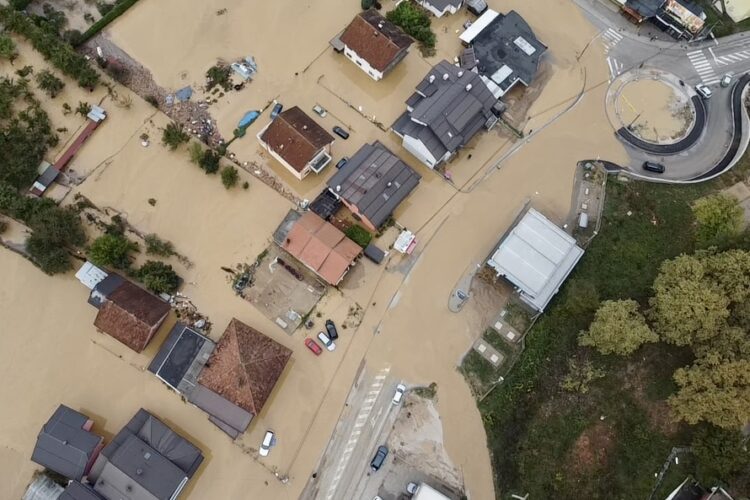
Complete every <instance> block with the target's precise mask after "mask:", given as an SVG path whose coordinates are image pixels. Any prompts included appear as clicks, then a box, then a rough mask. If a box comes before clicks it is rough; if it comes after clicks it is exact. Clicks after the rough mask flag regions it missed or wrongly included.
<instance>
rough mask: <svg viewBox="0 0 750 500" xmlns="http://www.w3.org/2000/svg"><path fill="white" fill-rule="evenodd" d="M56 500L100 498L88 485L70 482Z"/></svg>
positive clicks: (92, 499) (93, 499)
mask: <svg viewBox="0 0 750 500" xmlns="http://www.w3.org/2000/svg"><path fill="white" fill-rule="evenodd" d="M57 500H102V497H101V496H99V494H98V493H97V492H95V491H94V490H92V489H91V488H90V487H89V486H88V485H85V484H81V483H79V482H78V481H71V482H70V483H69V484H68V486H67V488H65V491H63V493H62V495H60V496H59V497H57Z"/></svg>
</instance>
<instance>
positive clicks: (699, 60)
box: [687, 48, 719, 85]
mask: <svg viewBox="0 0 750 500" xmlns="http://www.w3.org/2000/svg"><path fill="white" fill-rule="evenodd" d="M708 51H709V52H710V53H711V55H712V56H713V58H714V60H717V59H716V55H715V54H714V51H713V48H709V49H708ZM687 56H688V60H689V61H690V64H692V65H693V69H695V72H696V73H698V76H699V77H700V78H701V81H702V82H703V83H704V84H706V85H712V84H714V83H716V82H718V81H719V79H718V78H717V77H716V73H715V72H714V68H713V66H711V63H710V62H709V60H708V58H707V57H706V54H705V53H704V52H703V51H702V50H697V51H693V52H688V54H687ZM717 61H718V60H717Z"/></svg>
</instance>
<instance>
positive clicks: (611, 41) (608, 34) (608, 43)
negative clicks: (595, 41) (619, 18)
mask: <svg viewBox="0 0 750 500" xmlns="http://www.w3.org/2000/svg"><path fill="white" fill-rule="evenodd" d="M620 40H622V35H621V34H619V33H618V32H616V31H615V30H613V29H612V28H607V30H606V31H605V32H604V33H602V38H601V41H602V45H604V53H605V54H607V53H609V51H610V50H612V49H613V48H615V45H617V43H618V42H619V41H620Z"/></svg>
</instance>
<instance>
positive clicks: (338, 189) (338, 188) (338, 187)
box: [336, 184, 341, 193]
mask: <svg viewBox="0 0 750 500" xmlns="http://www.w3.org/2000/svg"><path fill="white" fill-rule="evenodd" d="M336 192H337V193H339V192H341V184H339V185H337V186H336Z"/></svg>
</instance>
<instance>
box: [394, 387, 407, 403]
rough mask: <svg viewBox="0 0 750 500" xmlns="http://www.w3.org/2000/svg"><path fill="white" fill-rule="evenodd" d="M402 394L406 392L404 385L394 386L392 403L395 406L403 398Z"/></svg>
mask: <svg viewBox="0 0 750 500" xmlns="http://www.w3.org/2000/svg"><path fill="white" fill-rule="evenodd" d="M404 392H406V386H405V385H404V384H398V385H397V386H396V392H395V393H394V394H393V400H392V403H393V404H394V405H397V404H399V403H400V402H401V400H402V399H403V398H404Z"/></svg>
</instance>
